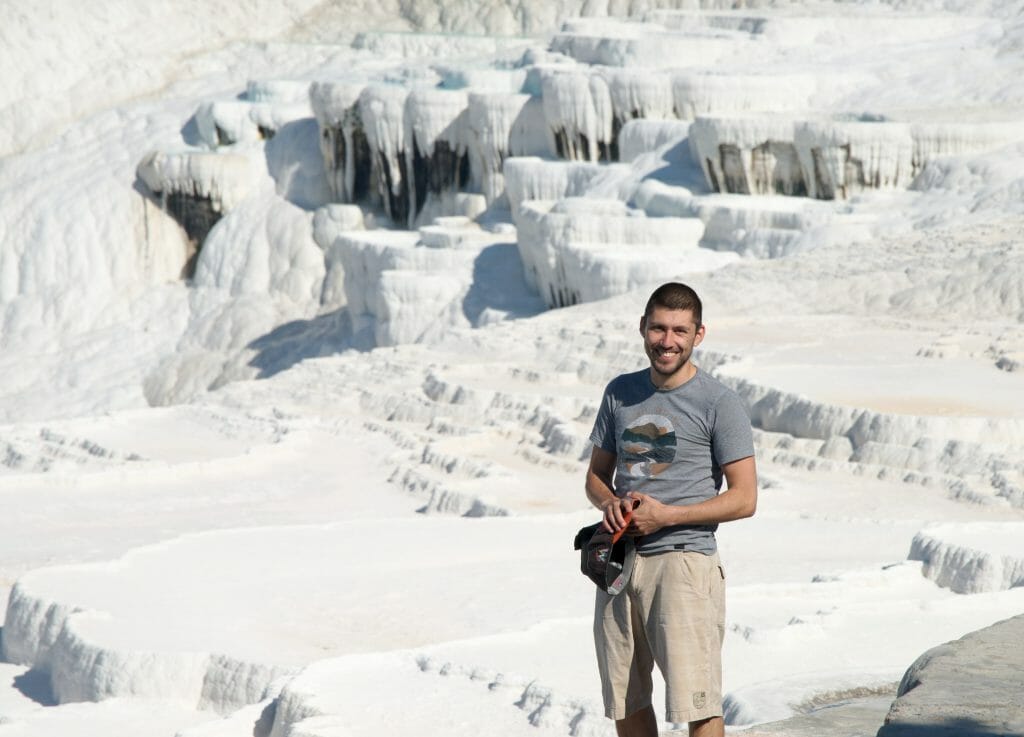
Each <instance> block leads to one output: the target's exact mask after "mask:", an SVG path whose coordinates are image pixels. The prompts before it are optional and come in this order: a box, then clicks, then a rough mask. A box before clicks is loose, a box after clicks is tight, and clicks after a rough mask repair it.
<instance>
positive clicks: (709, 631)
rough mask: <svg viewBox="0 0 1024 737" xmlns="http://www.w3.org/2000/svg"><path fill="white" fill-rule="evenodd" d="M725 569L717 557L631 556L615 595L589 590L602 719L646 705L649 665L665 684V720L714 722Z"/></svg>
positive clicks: (650, 688)
mask: <svg viewBox="0 0 1024 737" xmlns="http://www.w3.org/2000/svg"><path fill="white" fill-rule="evenodd" d="M724 636H725V570H724V569H723V568H722V565H721V562H720V561H719V559H718V554H717V553H716V554H714V555H704V554H703V553H695V552H684V551H670V552H667V553H660V554H656V555H638V556H637V557H636V563H635V565H634V568H633V575H632V578H631V579H630V581H629V584H627V586H626V588H625V589H623V591H622V593H620V594H619V595H618V596H609V595H608V594H607V593H605V592H604V591H602V590H601V589H598V590H597V601H596V605H595V608H594V643H595V645H596V646H597V662H598V668H599V670H600V673H601V688H602V692H603V696H604V708H605V714H606V715H607V716H608V717H609V718H611V719H624V718H625V717H627V716H629V715H630V714H633V713H634V712H637V711H639V710H640V709H643V708H645V707H648V706H650V705H651V693H652V691H653V688H654V687H653V683H652V681H651V674H652V672H653V667H654V665H655V664H657V666H658V670H660V671H661V674H662V676H663V677H664V679H665V718H666V720H667V721H669V722H676V723H682V722H694V721H700V720H702V719H707V718H709V717H715V716H721V715H722V639H723V638H724Z"/></svg>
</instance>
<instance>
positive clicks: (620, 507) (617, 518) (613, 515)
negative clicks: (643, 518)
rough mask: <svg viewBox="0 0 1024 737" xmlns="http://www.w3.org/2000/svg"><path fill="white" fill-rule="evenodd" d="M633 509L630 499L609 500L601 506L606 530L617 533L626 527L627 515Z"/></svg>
mask: <svg viewBox="0 0 1024 737" xmlns="http://www.w3.org/2000/svg"><path fill="white" fill-rule="evenodd" d="M632 508H633V504H632V502H630V501H629V500H628V499H618V498H616V499H609V500H608V501H606V502H605V503H604V504H602V505H601V512H602V514H603V515H604V519H603V520H602V521H603V522H604V529H605V530H607V531H608V532H611V533H616V532H618V531H619V530H621V529H623V528H624V527H625V526H626V513H627V512H628V511H629V510H630V509H632Z"/></svg>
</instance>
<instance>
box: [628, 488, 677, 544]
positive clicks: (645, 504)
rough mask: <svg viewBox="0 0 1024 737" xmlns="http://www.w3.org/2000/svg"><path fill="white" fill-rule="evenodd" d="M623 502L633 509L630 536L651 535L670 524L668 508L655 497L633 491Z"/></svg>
mask: <svg viewBox="0 0 1024 737" xmlns="http://www.w3.org/2000/svg"><path fill="white" fill-rule="evenodd" d="M622 501H624V502H626V503H628V504H630V505H632V507H633V518H632V519H631V520H630V523H629V529H628V530H627V532H628V533H629V534H630V535H650V534H651V533H652V532H657V531H658V530H660V529H661V528H662V527H665V525H667V524H669V520H668V511H669V508H668V506H667V505H665V504H662V503H661V502H659V501H658V500H657V499H655V498H654V497H653V496H648V495H647V494H640V493H639V492H635V491H631V492H629V493H628V494H626V496H625V498H624V499H623V500H622Z"/></svg>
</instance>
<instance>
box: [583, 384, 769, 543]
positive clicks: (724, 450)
mask: <svg viewBox="0 0 1024 737" xmlns="http://www.w3.org/2000/svg"><path fill="white" fill-rule="evenodd" d="M590 440H591V442H592V443H593V444H594V445H595V446H597V447H600V448H603V449H604V450H606V451H609V452H610V453H614V454H615V455H616V463H615V479H614V484H615V493H616V494H617V495H618V496H620V497H621V496H624V495H625V494H626V492H628V491H637V492H641V493H643V494H648V495H650V496H652V497H654V498H655V499H657V500H658V501H660V502H662V503H664V504H679V505H686V504H696V503H697V502H701V501H704V500H706V499H710V498H712V497H714V496H716V495H717V494H718V491H719V489H720V488H721V486H722V466H723V465H725V464H727V463H731V462H732V461H738V460H740V459H741V458H747V457H749V456H752V455H754V439H753V432H752V431H751V429H750V418H749V417H748V415H747V411H746V409H745V408H744V406H743V402H742V400H740V398H739V396H737V394H736V392H734V391H732V390H731V389H729V387H727V386H725V385H724V384H722V383H721V382H720V381H718V380H717V379H714V378H712V377H711V376H709V375H708V374H706V373H705V372H704V371H701V370H700V369H698V370H697V373H696V374H695V375H694V376H693V378H692V379H690V380H689V381H687V382H686V383H685V384H683V385H682V386H679V387H676V388H675V389H668V390H660V389H657V388H656V387H655V386H654V384H653V383H651V376H650V370H649V369H644V370H642V371H637V372H635V373H631V374H622V375H621V376H618V377H616V378H615V379H613V380H612V382H611V383H610V384H608V387H607V388H606V389H605V392H604V397H603V398H602V399H601V407H600V409H599V410H598V412H597V418H596V420H595V421H594V430H593V432H591V434H590ZM716 529H718V525H678V526H674V527H665V528H662V529H660V530H658V531H657V532H655V533H653V534H650V535H644V536H641V537H638V538H637V539H636V543H637V547H638V550H639V551H640V552H641V553H657V552H661V551H664V550H672V549H678V548H684V549H686V550H694V551H698V552H702V553H705V554H707V555H711V554H712V553H714V552H715V550H716V549H717V545H716V543H715V530H716Z"/></svg>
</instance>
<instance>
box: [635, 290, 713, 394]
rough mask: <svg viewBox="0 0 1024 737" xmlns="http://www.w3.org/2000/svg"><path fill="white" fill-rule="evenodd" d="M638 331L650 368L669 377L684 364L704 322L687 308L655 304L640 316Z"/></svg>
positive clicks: (696, 343) (702, 332)
mask: <svg viewBox="0 0 1024 737" xmlns="http://www.w3.org/2000/svg"><path fill="white" fill-rule="evenodd" d="M640 334H641V335H642V336H643V338H644V352H645V353H647V358H649V359H650V361H651V369H652V370H654V371H655V372H656V373H658V374H659V375H661V376H662V377H664V378H665V379H669V378H671V377H672V376H673V375H675V374H676V373H677V372H679V371H680V370H681V369H682V368H683V367H684V366H686V362H687V361H689V360H690V356H691V355H692V354H693V349H694V348H695V347H697V346H698V345H700V342H701V341H702V340H704V326H703V325H700V326H698V325H697V324H696V323H695V322H694V320H693V312H692V311H691V310H670V309H668V308H667V307H655V308H654V309H653V310H652V311H651V314H650V315H649V316H648V317H645V318H641V320H640Z"/></svg>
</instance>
